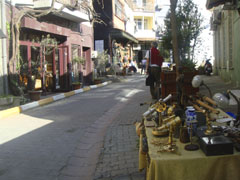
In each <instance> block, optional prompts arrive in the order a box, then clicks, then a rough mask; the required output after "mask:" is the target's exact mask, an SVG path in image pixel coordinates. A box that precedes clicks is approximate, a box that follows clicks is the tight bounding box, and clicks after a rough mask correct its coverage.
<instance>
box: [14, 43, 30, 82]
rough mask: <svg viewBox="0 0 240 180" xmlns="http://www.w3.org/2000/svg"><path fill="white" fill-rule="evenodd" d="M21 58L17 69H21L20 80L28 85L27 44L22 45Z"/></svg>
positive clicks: (20, 49)
mask: <svg viewBox="0 0 240 180" xmlns="http://www.w3.org/2000/svg"><path fill="white" fill-rule="evenodd" d="M19 51H20V58H19V62H18V66H17V70H19V71H20V81H21V82H22V83H23V84H24V85H25V86H27V75H28V55H27V46H24V45H20V47H19Z"/></svg>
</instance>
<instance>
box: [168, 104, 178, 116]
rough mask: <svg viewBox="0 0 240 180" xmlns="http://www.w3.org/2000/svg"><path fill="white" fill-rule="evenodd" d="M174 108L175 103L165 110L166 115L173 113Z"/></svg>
mask: <svg viewBox="0 0 240 180" xmlns="http://www.w3.org/2000/svg"><path fill="white" fill-rule="evenodd" d="M175 108H176V104H173V105H172V106H170V107H169V108H168V110H167V115H168V116H172V115H174V109H175Z"/></svg>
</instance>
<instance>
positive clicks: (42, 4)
mask: <svg viewBox="0 0 240 180" xmlns="http://www.w3.org/2000/svg"><path fill="white" fill-rule="evenodd" d="M33 4H34V8H36V9H42V8H43V9H44V8H50V7H51V6H52V0H34V1H33Z"/></svg>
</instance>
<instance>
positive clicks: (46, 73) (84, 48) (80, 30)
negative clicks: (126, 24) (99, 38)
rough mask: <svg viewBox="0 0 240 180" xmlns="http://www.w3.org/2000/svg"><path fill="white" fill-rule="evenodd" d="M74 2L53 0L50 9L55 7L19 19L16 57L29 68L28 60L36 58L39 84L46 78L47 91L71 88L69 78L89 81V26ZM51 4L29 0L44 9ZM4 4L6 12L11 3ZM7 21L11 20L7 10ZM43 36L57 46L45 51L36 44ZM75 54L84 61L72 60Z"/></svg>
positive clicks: (86, 82) (48, 0)
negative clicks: (48, 10)
mask: <svg viewBox="0 0 240 180" xmlns="http://www.w3.org/2000/svg"><path fill="white" fill-rule="evenodd" d="M86 2H87V1H86ZM30 3H31V0H30ZM76 3H78V1H73V0H56V2H55V3H54V5H53V7H54V8H53V9H54V10H58V11H56V12H54V13H49V14H47V15H45V16H41V17H40V18H30V17H24V18H23V19H22V21H21V30H20V47H19V50H20V59H21V61H22V62H26V63H28V67H29V69H30V68H31V64H32V63H31V62H33V61H34V62H37V61H38V62H40V63H39V64H40V65H39V68H40V69H41V70H42V71H41V77H40V78H41V81H42V87H44V86H43V83H44V82H46V83H47V87H46V88H47V90H48V91H68V90H71V84H72V82H73V81H82V83H84V84H91V83H92V72H93V62H92V60H91V51H92V50H93V28H92V25H91V24H90V22H89V16H88V14H87V12H86V11H85V10H84V9H81V8H79V7H78V6H76ZM51 5H52V0H45V1H41V0H37V1H32V6H31V8H33V9H46V8H49V7H51ZM17 6H18V7H20V6H19V4H15V7H13V9H12V12H13V16H14V15H15V14H16V13H17V12H18V9H20V8H16V7H17ZM62 6H65V7H64V8H62ZM7 7H8V8H9V10H8V9H7V10H6V12H10V9H11V6H10V5H9V6H7ZM8 21H9V22H11V18H10V14H9V17H8ZM47 36H49V37H51V38H54V39H56V40H57V46H56V45H55V46H54V48H53V50H52V51H51V52H49V53H48V54H46V50H45V49H43V48H42V47H41V46H40V41H37V39H39V40H41V39H42V37H47ZM77 57H83V58H84V59H85V62H84V63H82V64H79V63H74V62H73V60H74V59H76V58H77Z"/></svg>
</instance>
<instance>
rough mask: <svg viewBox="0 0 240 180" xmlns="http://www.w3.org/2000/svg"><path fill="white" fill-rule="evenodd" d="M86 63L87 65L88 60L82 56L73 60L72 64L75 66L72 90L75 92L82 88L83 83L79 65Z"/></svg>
mask: <svg viewBox="0 0 240 180" xmlns="http://www.w3.org/2000/svg"><path fill="white" fill-rule="evenodd" d="M85 63H86V58H85V57H82V56H75V57H74V58H73V59H72V64H73V72H72V88H73V89H74V90H76V89H80V88H81V87H82V83H81V82H80V81H79V79H80V75H79V74H80V72H79V65H84V64H85Z"/></svg>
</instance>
